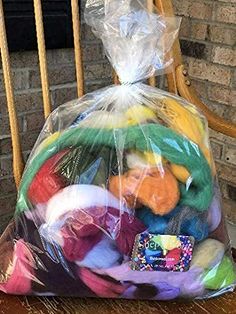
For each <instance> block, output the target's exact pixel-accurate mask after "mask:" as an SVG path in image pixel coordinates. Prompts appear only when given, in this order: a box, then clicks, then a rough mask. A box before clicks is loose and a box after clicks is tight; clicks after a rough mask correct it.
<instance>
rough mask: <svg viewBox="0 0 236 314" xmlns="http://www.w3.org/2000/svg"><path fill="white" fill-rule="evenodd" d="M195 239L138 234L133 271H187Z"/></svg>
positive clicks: (132, 264) (179, 236)
mask: <svg viewBox="0 0 236 314" xmlns="http://www.w3.org/2000/svg"><path fill="white" fill-rule="evenodd" d="M193 245H194V238H193V237H189V236H182V235H178V236H175V235H155V234H150V233H148V232H143V233H141V234H138V235H137V236H136V239H135V244H134V248H133V254H132V261H131V269H133V270H139V271H187V270H188V269H189V267H190V262H191V259H192V253H193Z"/></svg>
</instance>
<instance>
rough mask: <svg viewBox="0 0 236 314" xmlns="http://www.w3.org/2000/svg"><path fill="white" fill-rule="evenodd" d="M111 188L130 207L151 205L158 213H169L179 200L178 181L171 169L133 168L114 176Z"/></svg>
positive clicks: (110, 182)
mask: <svg viewBox="0 0 236 314" xmlns="http://www.w3.org/2000/svg"><path fill="white" fill-rule="evenodd" d="M109 190H110V191H111V192H112V193H113V194H114V195H115V196H116V197H118V198H122V199H123V201H124V202H125V203H126V204H127V206H128V207H130V208H139V207H142V206H143V205H145V206H147V207H149V208H150V209H151V210H152V212H153V213H154V214H156V215H165V214H168V213H169V212H170V211H171V210H172V209H174V208H175V206H176V205H177V203H178V201H179V197H180V193H179V187H178V182H177V180H176V178H175V177H174V175H173V174H172V173H171V172H170V170H169V169H167V168H163V169H160V170H159V169H158V168H149V169H132V170H130V171H128V172H126V173H125V174H124V175H122V176H112V177H110V180H109Z"/></svg>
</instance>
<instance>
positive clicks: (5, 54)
mask: <svg viewBox="0 0 236 314" xmlns="http://www.w3.org/2000/svg"><path fill="white" fill-rule="evenodd" d="M0 50H1V57H2V69H3V76H4V82H5V89H6V97H7V108H8V113H9V122H10V130H11V139H12V150H13V174H14V179H15V183H16V187H17V188H18V187H19V184H20V180H21V176H22V172H23V169H24V162H23V157H22V153H21V143H20V136H19V127H18V121H17V115H16V109H15V99H14V92H13V85H12V74H11V67H10V58H9V51H8V45H7V36H6V27H5V21H4V12H3V2H2V0H0Z"/></svg>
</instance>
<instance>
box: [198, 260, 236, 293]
mask: <svg viewBox="0 0 236 314" xmlns="http://www.w3.org/2000/svg"><path fill="white" fill-rule="evenodd" d="M203 282H204V286H205V287H206V289H210V290H220V289H223V288H225V287H228V286H230V285H232V284H234V283H235V282H236V270H235V267H234V265H233V263H232V261H231V259H230V258H229V257H228V256H226V255H225V256H224V258H223V260H222V261H221V263H219V264H218V265H216V266H215V267H213V268H211V269H209V270H207V271H205V273H204V275H203Z"/></svg>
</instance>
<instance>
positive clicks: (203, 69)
mask: <svg viewBox="0 0 236 314" xmlns="http://www.w3.org/2000/svg"><path fill="white" fill-rule="evenodd" d="M173 3H174V7H175V12H176V14H177V15H179V16H181V17H182V19H183V20H182V27H181V31H180V38H181V48H182V51H183V53H184V55H185V57H184V59H185V63H186V64H187V65H188V68H189V74H190V76H191V77H192V83H193V85H194V86H195V87H196V89H197V91H198V93H199V95H200V96H201V98H202V99H203V101H204V102H205V103H206V104H207V105H208V106H209V107H210V108H211V109H212V110H213V111H215V112H217V113H218V114H219V115H220V116H222V117H224V118H226V119H228V120H229V121H232V122H234V123H236V72H235V66H236V50H235V44H236V0H181V1H180V0H174V1H173ZM210 136H211V144H212V148H213V152H214V158H215V161H216V166H217V170H218V176H219V181H220V185H221V191H222V194H223V201H224V209H225V212H226V214H227V216H228V218H229V219H230V220H231V221H233V222H235V223H236V141H235V140H233V139H232V138H230V137H227V136H223V135H222V134H219V133H216V132H213V131H212V130H211V131H210Z"/></svg>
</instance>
